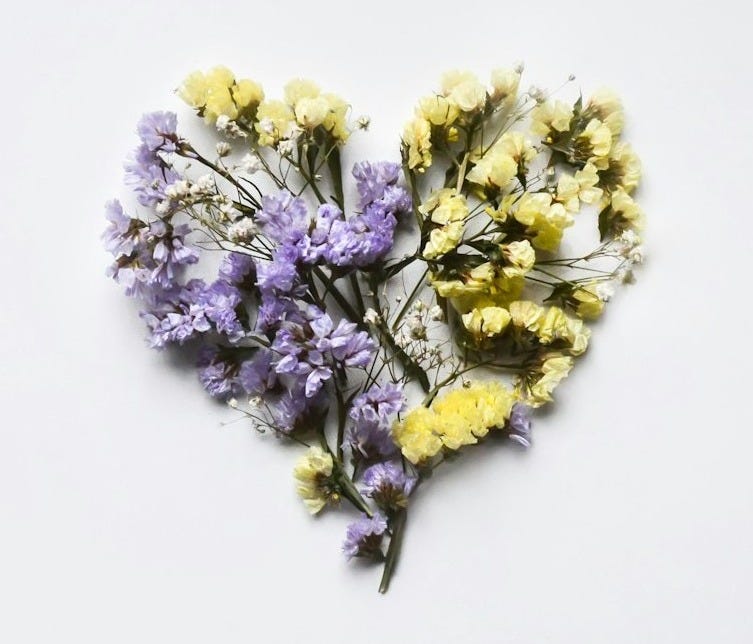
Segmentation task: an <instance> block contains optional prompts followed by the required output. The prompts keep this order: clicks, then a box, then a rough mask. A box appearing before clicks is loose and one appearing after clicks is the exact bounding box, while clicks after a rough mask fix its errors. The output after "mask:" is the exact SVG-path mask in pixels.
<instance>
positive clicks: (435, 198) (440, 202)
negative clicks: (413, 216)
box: [418, 188, 469, 224]
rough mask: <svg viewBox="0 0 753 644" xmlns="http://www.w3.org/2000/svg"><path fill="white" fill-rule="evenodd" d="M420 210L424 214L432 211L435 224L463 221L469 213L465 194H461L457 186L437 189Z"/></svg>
mask: <svg viewBox="0 0 753 644" xmlns="http://www.w3.org/2000/svg"><path fill="white" fill-rule="evenodd" d="M418 210H419V212H420V213H421V214H423V215H428V214H429V213H431V220H432V221H433V222H434V223H435V224H448V223H450V222H454V221H463V220H464V219H465V218H466V217H467V216H468V213H469V210H468V203H467V201H466V199H465V196H464V195H462V194H460V195H459V194H458V193H457V190H455V188H443V189H442V190H435V191H434V192H433V193H432V194H431V196H430V197H429V198H428V199H427V200H426V201H425V202H424V203H423V204H422V205H421V207H420V208H419V209H418Z"/></svg>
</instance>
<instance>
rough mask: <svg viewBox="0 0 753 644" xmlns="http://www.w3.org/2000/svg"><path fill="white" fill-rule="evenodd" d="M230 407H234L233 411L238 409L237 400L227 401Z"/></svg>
mask: <svg viewBox="0 0 753 644" xmlns="http://www.w3.org/2000/svg"><path fill="white" fill-rule="evenodd" d="M227 404H228V407H232V408H233V409H238V401H237V400H236V399H235V398H231V399H230V400H228V401H227Z"/></svg>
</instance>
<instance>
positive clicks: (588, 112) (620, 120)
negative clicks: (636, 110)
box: [583, 88, 625, 136]
mask: <svg viewBox="0 0 753 644" xmlns="http://www.w3.org/2000/svg"><path fill="white" fill-rule="evenodd" d="M583 114H584V115H585V116H586V117H587V118H590V117H593V118H597V119H599V120H600V121H601V122H602V123H604V125H606V126H607V127H608V128H609V130H610V131H611V132H612V134H613V135H614V136H619V134H620V132H622V128H623V127H624V125H625V113H624V111H623V109H622V102H621V101H620V99H619V97H618V96H617V95H616V94H615V93H614V92H613V91H612V90H609V89H604V88H602V89H599V90H597V91H596V92H595V93H594V94H593V96H591V98H590V99H589V101H588V104H587V105H586V108H585V110H583Z"/></svg>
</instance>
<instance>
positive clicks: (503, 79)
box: [489, 68, 520, 105]
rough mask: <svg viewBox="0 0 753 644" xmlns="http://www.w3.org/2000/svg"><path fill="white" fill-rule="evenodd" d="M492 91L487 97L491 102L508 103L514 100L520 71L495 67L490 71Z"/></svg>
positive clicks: (518, 84) (516, 94)
mask: <svg viewBox="0 0 753 644" xmlns="http://www.w3.org/2000/svg"><path fill="white" fill-rule="evenodd" d="M491 85H492V91H491V93H490V94H489V99H490V100H491V101H492V102H493V103H505V104H507V105H510V104H512V103H514V102H515V99H516V98H517V96H518V87H519V86H520V72H519V71H517V70H515V69H506V68H505V69H503V68H500V69H495V70H493V71H492V79H491Z"/></svg>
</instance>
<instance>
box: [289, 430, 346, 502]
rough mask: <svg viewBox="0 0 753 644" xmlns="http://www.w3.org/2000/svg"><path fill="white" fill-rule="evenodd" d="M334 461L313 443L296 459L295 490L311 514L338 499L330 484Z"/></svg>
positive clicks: (294, 471) (294, 472)
mask: <svg viewBox="0 0 753 644" xmlns="http://www.w3.org/2000/svg"><path fill="white" fill-rule="evenodd" d="M333 467H334V463H333V461H332V455H331V454H329V453H327V452H325V451H324V450H323V449H322V448H321V447H319V446H318V445H315V446H313V447H309V449H308V451H307V452H306V453H305V454H304V455H303V456H302V457H301V458H300V459H299V460H298V463H297V464H296V466H295V469H294V470H293V476H294V477H295V479H296V481H297V482H298V484H297V486H296V491H297V492H298V496H300V497H301V498H302V499H303V502H304V504H305V505H306V507H307V508H308V511H309V512H311V514H316V513H317V512H319V511H321V510H322V508H323V507H324V506H325V505H327V503H331V502H336V501H338V500H339V495H338V494H337V492H336V491H335V489H334V486H333V485H332V471H333Z"/></svg>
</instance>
